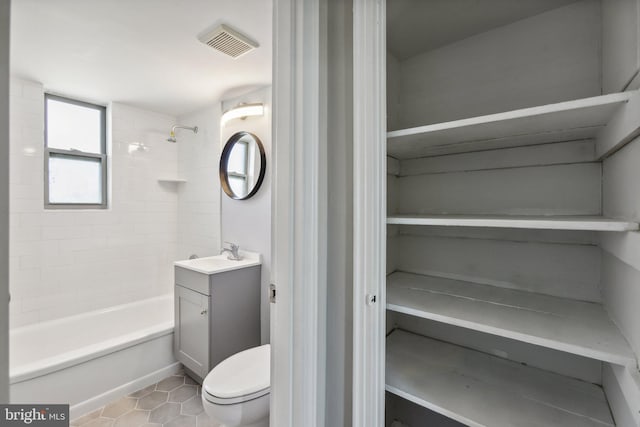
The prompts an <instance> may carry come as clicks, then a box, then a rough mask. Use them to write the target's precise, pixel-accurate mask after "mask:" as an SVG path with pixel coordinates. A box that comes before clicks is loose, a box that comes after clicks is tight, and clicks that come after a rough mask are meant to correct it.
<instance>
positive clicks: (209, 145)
mask: <svg viewBox="0 0 640 427" xmlns="http://www.w3.org/2000/svg"><path fill="white" fill-rule="evenodd" d="M179 121H180V123H181V124H184V125H187V126H198V133H197V134H193V133H192V132H190V131H186V130H182V131H180V130H179V131H178V133H177V138H178V142H177V146H178V176H180V177H181V178H184V179H186V181H187V182H186V183H184V184H179V186H180V191H179V196H178V257H179V258H180V259H186V258H188V257H189V256H190V255H198V256H199V257H203V256H209V255H217V254H218V253H220V179H219V177H218V164H219V162H220V152H221V150H220V104H219V103H216V105H214V106H213V107H209V108H206V109H203V110H200V111H197V112H195V113H192V114H189V115H187V116H184V117H180V119H179Z"/></svg>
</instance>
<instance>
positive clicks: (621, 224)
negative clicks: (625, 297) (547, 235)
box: [387, 215, 639, 231]
mask: <svg viewBox="0 0 640 427" xmlns="http://www.w3.org/2000/svg"><path fill="white" fill-rule="evenodd" d="M387 224H398V225H439V226H449V227H493V228H528V229H545V230H578V231H636V230H638V227H639V225H638V223H636V222H629V221H622V220H616V219H610V218H604V217H599V216H517V215H512V216H506V215H497V216H494V215H474V216H471V215H393V216H390V217H388V218H387Z"/></svg>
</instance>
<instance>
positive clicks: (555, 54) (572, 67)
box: [397, 0, 602, 127]
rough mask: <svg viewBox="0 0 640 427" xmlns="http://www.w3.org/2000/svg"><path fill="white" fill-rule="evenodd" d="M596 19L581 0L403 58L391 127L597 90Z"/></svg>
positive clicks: (591, 3)
mask: <svg viewBox="0 0 640 427" xmlns="http://www.w3.org/2000/svg"><path fill="white" fill-rule="evenodd" d="M600 25H601V24H600V2H599V1H597V0H585V1H582V2H576V3H572V4H570V5H567V6H565V7H562V8H559V9H555V10H551V11H549V12H546V13H543V14H540V15H537V16H533V17H531V18H527V19H523V20H521V21H518V22H515V23H513V24H509V25H506V26H504V27H499V28H496V29H494V30H491V31H487V32H485V33H482V34H478V35H476V36H473V37H470V38H468V39H465V40H461V41H459V42H457V43H452V44H451V45H448V46H444V47H442V48H440V49H436V50H433V51H430V52H426V53H423V54H421V55H417V56H415V57H413V58H409V59H408V60H405V61H402V62H401V63H400V72H399V73H398V78H399V81H398V83H397V84H398V87H399V91H400V111H399V114H398V120H397V125H398V126H400V127H410V126H419V125H425V124H429V123H437V122H442V121H447V120H455V119H459V118H464V117H473V116H477V115H483V114H490V113H495V112H500V111H509V110H512V109H516V108H523V107H528V106H534V105H544V104H549V103H553V102H560V101H565V100H569V99H577V98H584V97H588V96H595V95H599V94H600V92H601V78H600V76H601V69H602V67H601V59H600V43H601V40H600V39H601V37H600Z"/></svg>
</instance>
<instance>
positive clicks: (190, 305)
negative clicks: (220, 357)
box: [174, 285, 209, 377]
mask: <svg viewBox="0 0 640 427" xmlns="http://www.w3.org/2000/svg"><path fill="white" fill-rule="evenodd" d="M175 316H176V322H175V324H176V326H175V332H174V333H175V354H176V357H177V359H178V360H179V361H180V362H182V364H183V365H184V366H185V367H187V368H188V369H190V370H191V371H193V373H195V374H197V375H198V376H199V377H203V376H204V375H206V373H207V372H208V369H209V348H208V345H207V343H208V341H209V339H208V337H209V296H207V295H203V294H201V293H199V292H196V291H194V290H191V289H189V288H185V287H183V286H180V285H176V288H175Z"/></svg>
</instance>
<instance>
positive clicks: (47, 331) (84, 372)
mask: <svg viewBox="0 0 640 427" xmlns="http://www.w3.org/2000/svg"><path fill="white" fill-rule="evenodd" d="M173 323H174V320H173V295H166V296H161V297H156V298H150V299H147V300H142V301H138V302H133V303H129V304H123V305H119V306H115V307H109V308H107V309H102V310H97V311H92V312H89V313H84V314H80V315H76V316H70V317H65V318H62V319H57V320H53V321H50V322H43V323H39V324H35V325H29V326H25V327H20V328H16V329H12V330H11V331H10V332H9V340H10V347H9V349H10V368H9V375H10V398H11V401H12V402H13V403H68V404H70V405H71V417H72V418H74V417H76V416H78V415H82V414H84V413H86V412H89V411H91V410H93V409H96V408H99V407H100V406H102V405H104V404H105V403H107V402H109V401H111V400H114V399H117V398H118V397H120V396H122V395H125V394H127V393H130V392H132V391H135V390H138V389H140V388H143V387H146V386H148V385H150V384H153V383H155V382H157V381H159V380H160V379H162V378H164V377H166V376H169V375H171V374H172V373H174V372H176V371H178V370H179V369H180V364H179V363H178V362H176V360H175V358H174V357H173Z"/></svg>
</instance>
